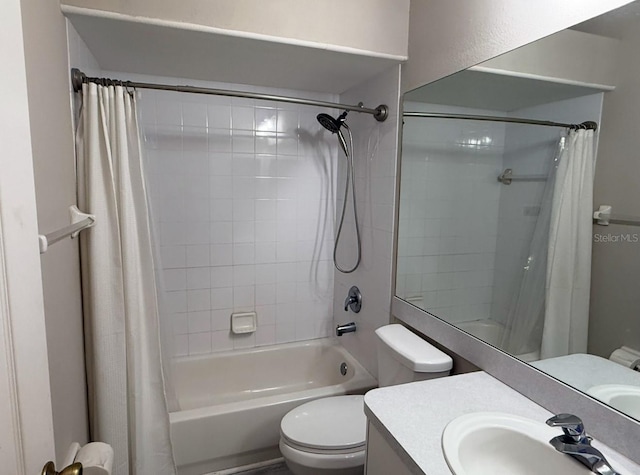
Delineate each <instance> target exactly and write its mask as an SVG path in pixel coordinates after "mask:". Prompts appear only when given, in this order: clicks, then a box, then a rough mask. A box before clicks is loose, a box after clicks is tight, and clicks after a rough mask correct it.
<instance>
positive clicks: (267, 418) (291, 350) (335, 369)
mask: <svg viewBox="0 0 640 475" xmlns="http://www.w3.org/2000/svg"><path fill="white" fill-rule="evenodd" d="M342 363H346V365H347V370H346V374H345V375H342V373H341V365H342ZM172 378H173V381H174V386H175V388H176V396H177V399H178V405H179V408H180V409H179V410H178V411H175V412H171V413H170V414H169V418H170V424H171V439H172V442H173V450H174V456H175V461H176V464H177V466H178V473H179V475H201V474H203V473H207V472H211V471H214V470H222V469H224V468H230V467H238V466H241V465H246V464H250V463H255V462H259V461H263V460H269V459H272V458H277V457H280V453H279V451H278V441H279V439H280V419H282V417H283V416H284V415H285V414H286V413H287V412H288V411H290V410H291V409H293V408H294V407H296V406H298V405H300V404H302V403H305V402H307V401H311V400H313V399H317V398H321V397H326V396H335V395H339V394H364V393H365V392H366V391H367V390H369V389H371V388H373V387H375V386H376V385H377V382H376V380H375V379H374V378H373V377H372V376H371V375H370V374H369V373H368V372H367V371H366V370H365V369H364V368H363V367H362V366H361V365H360V364H359V363H358V362H357V361H356V360H355V359H354V358H353V357H352V356H351V355H350V354H349V353H348V352H347V351H346V350H345V349H344V348H343V347H342V346H340V345H339V344H338V342H337V341H336V340H335V339H333V338H325V339H319V340H311V341H305V342H299V343H286V344H281V345H275V346H269V347H262V348H252V349H248V350H241V351H238V350H236V351H229V352H224V353H214V354H212V355H206V356H198V357H183V358H177V359H176V360H174V362H173V366H172Z"/></svg>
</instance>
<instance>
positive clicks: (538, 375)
mask: <svg viewBox="0 0 640 475" xmlns="http://www.w3.org/2000/svg"><path fill="white" fill-rule="evenodd" d="M391 313H392V315H393V316H395V317H396V318H398V319H399V320H400V321H402V322H403V323H405V324H407V325H408V326H410V327H412V328H414V329H415V330H418V331H420V332H421V333H424V334H425V335H427V336H428V337H430V338H433V339H434V340H436V341H437V342H438V343H441V344H442V345H444V346H445V347H446V348H449V349H450V350H451V351H453V352H455V353H457V354H458V355H460V356H461V357H463V358H465V359H467V360H469V361H470V362H471V363H473V364H475V365H476V366H478V367H479V368H481V369H482V370H483V371H485V372H486V373H488V374H490V375H491V376H493V377H494V378H496V379H498V380H500V381H501V382H503V383H504V384H506V385H507V386H509V387H511V388H512V389H514V390H515V391H518V392H519V393H520V394H522V395H523V396H525V397H527V398H528V399H530V400H532V401H533V402H535V403H536V404H538V405H540V406H542V407H544V408H545V409H547V410H548V411H551V412H553V413H556V414H558V413H561V412H570V413H574V414H576V415H578V416H579V417H580V418H582V420H584V421H585V426H586V427H587V429H588V432H589V434H591V435H593V436H594V437H595V438H596V439H598V440H600V441H601V442H602V443H604V444H606V445H607V446H609V447H611V448H612V449H613V450H615V451H617V452H619V453H620V454H622V455H624V456H625V457H628V458H629V459H631V460H632V461H634V462H636V463H640V447H639V446H638V445H637V438H638V433H639V432H640V421H636V420H635V419H632V418H631V417H629V416H627V415H625V414H623V413H621V412H619V411H617V410H616V409H613V408H611V407H609V406H607V405H606V404H604V403H601V402H600V401H598V400H596V399H594V398H592V397H590V396H587V395H586V394H584V393H582V392H581V391H578V390H577V389H575V388H573V387H571V386H569V385H567V384H566V383H564V382H562V381H560V380H558V379H556V378H554V377H552V376H549V375H548V374H546V373H544V372H542V371H540V370H539V369H537V368H534V367H533V366H531V365H529V364H527V363H525V362H523V361H520V360H518V359H517V358H515V357H513V356H511V355H509V354H508V353H505V352H503V351H501V350H499V349H497V348H495V347H493V346H491V345H489V344H488V343H485V342H484V341H482V340H480V339H478V338H476V337H474V336H472V335H470V334H468V333H466V332H464V331H462V330H460V329H458V328H456V327H455V326H453V325H451V324H450V323H447V322H445V321H444V320H441V319H439V318H438V317H436V316H434V315H432V314H430V313H429V312H427V311H425V310H422V309H420V308H418V307H416V306H414V305H411V304H410V303H407V302H405V301H404V300H402V299H400V298H399V297H397V296H396V295H395V292H394V295H393V298H392V302H391Z"/></svg>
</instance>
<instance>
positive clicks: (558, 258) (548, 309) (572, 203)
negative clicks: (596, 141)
mask: <svg viewBox="0 0 640 475" xmlns="http://www.w3.org/2000/svg"><path fill="white" fill-rule="evenodd" d="M593 137H594V133H593V130H575V131H571V132H570V133H569V137H568V139H567V144H566V147H565V149H564V151H563V153H562V155H561V157H560V163H559V165H558V170H557V172H556V182H555V190H554V195H553V204H552V209H551V222H550V230H549V250H548V254H547V279H546V280H547V289H546V306H545V318H544V328H543V332H542V346H541V348H540V356H541V358H543V359H544V358H552V357H555V356H562V355H567V354H572V353H584V352H586V351H587V332H588V327H589V293H590V286H591V240H592V237H591V234H592V208H593V179H594V169H595V158H594V151H593Z"/></svg>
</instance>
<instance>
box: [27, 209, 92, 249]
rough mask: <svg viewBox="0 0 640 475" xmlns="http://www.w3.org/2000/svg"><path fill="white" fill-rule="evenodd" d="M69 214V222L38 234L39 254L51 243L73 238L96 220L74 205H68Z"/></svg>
mask: <svg viewBox="0 0 640 475" xmlns="http://www.w3.org/2000/svg"><path fill="white" fill-rule="evenodd" d="M69 213H70V215H71V224H70V225H69V226H65V227H64V228H62V229H58V230H57V231H53V232H51V233H49V234H39V235H38V244H39V246H40V254H44V253H45V252H47V249H49V246H50V245H51V244H55V243H56V242H58V241H62V240H63V239H64V238H66V237H71V238H75V237H76V236H77V235H78V234H79V233H80V231H82V230H83V229H87V228H90V227H91V226H93V225H94V224H95V222H96V217H95V216H94V215H92V214H87V213H83V212H82V211H80V210H79V209H78V208H77V207H76V206H70V207H69Z"/></svg>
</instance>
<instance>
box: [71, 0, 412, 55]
mask: <svg viewBox="0 0 640 475" xmlns="http://www.w3.org/2000/svg"><path fill="white" fill-rule="evenodd" d="M61 3H62V4H63V5H72V6H77V7H83V8H92V9H96V10H104V11H108V12H115V13H120V14H124V15H130V16H135V17H148V18H154V19H160V20H165V21H173V22H179V23H191V24H196V25H203V26H208V27H214V28H220V29H225V30H235V31H241V32H248V33H257V34H261V35H268V36H272V37H280V38H283V39H288V40H293V41H296V40H297V41H307V42H314V43H317V44H318V45H317V46H318V47H320V46H323V47H325V48H328V49H331V48H333V47H335V46H341V47H348V48H355V49H359V50H365V51H371V52H377V53H383V54H391V55H399V56H403V57H406V56H407V41H408V40H407V36H408V22H409V0H351V1H349V2H342V1H340V0H325V1H323V2H317V1H314V0H305V1H301V0H270V1H269V2H265V1H263V0H241V1H238V0H216V1H215V2H211V1H209V0H186V1H184V0H183V1H181V2H175V1H173V0H160V1H159V0H134V1H118V2H114V1H112V0H62V1H61Z"/></svg>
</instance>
